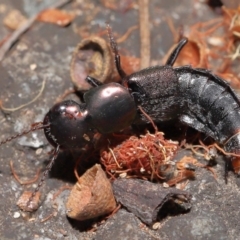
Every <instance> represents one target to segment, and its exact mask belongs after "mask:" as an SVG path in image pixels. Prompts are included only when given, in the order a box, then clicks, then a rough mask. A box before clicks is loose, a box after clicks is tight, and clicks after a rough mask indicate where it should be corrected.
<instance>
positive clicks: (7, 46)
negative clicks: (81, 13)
mask: <svg viewBox="0 0 240 240" xmlns="http://www.w3.org/2000/svg"><path fill="white" fill-rule="evenodd" d="M71 1H72V0H61V1H59V2H56V3H55V4H53V5H52V6H50V7H47V8H46V9H44V10H41V11H40V12H38V13H37V14H36V15H34V16H33V17H31V18H30V19H28V20H27V21H26V22H25V23H24V24H23V25H22V26H21V27H19V28H18V29H16V30H15V31H14V32H13V33H12V35H11V36H10V37H9V38H8V39H7V40H6V41H5V42H4V43H3V45H2V47H1V48H0V62H1V61H2V60H3V58H4V56H5V54H6V53H7V52H8V51H9V49H10V48H11V47H12V45H13V44H14V43H15V42H16V41H17V40H18V39H19V37H20V36H21V35H22V34H23V33H25V32H26V31H27V30H28V29H29V28H30V27H31V26H32V24H33V23H34V22H35V21H36V20H37V18H38V15H39V14H40V13H41V12H42V11H45V10H47V9H49V8H60V7H62V6H64V5H65V4H67V3H69V2H71Z"/></svg>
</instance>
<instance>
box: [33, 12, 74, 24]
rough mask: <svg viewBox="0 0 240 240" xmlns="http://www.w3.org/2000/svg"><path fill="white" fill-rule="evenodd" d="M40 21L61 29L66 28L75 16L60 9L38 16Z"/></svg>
mask: <svg viewBox="0 0 240 240" xmlns="http://www.w3.org/2000/svg"><path fill="white" fill-rule="evenodd" d="M37 19H38V21H41V22H46V23H54V24H57V25H59V26H61V27H65V26H67V25H68V24H70V23H71V22H72V20H73V19H74V16H73V15H72V14H69V13H66V12H64V11H62V10H58V9H51V8H50V9H47V10H44V11H42V12H41V13H40V14H39V15H38V18H37Z"/></svg>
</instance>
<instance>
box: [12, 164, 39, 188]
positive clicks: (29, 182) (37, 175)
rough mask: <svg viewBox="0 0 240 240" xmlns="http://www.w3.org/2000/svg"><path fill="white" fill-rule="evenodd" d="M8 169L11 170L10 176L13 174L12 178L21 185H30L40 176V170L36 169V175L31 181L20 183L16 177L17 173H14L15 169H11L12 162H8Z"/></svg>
mask: <svg viewBox="0 0 240 240" xmlns="http://www.w3.org/2000/svg"><path fill="white" fill-rule="evenodd" d="M10 168H11V171H12V174H13V176H14V178H15V179H16V180H17V181H18V182H19V183H20V184H21V185H27V184H31V183H34V182H36V181H37V180H38V178H39V176H40V170H41V169H38V170H37V173H36V175H35V177H34V178H32V179H30V180H27V181H22V180H21V179H20V177H19V176H18V175H17V173H16V172H15V169H14V167H13V162H12V161H10Z"/></svg>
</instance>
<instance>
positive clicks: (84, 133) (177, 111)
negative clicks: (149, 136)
mask: <svg viewBox="0 0 240 240" xmlns="http://www.w3.org/2000/svg"><path fill="white" fill-rule="evenodd" d="M108 32H109V38H110V43H111V47H112V49H113V51H114V54H115V64H116V67H117V70H118V72H119V75H120V76H121V78H122V80H121V84H119V83H108V84H104V85H103V84H102V83H101V82H99V81H98V80H97V79H94V78H92V77H90V76H89V77H87V78H86V81H88V82H89V83H90V84H91V85H92V86H93V88H92V89H90V90H89V91H87V92H86V93H85V94H84V96H83V99H84V102H83V103H81V104H78V103H76V102H74V101H72V100H67V101H63V102H61V103H58V104H56V105H54V106H53V107H52V108H51V109H50V110H49V112H48V113H47V114H46V116H45V118H44V121H43V122H42V123H39V124H36V125H34V126H33V127H32V129H30V130H28V131H24V132H23V133H21V134H17V135H16V136H13V137H10V138H8V139H5V140H4V141H2V142H0V145H2V144H4V143H6V142H8V141H11V140H12V139H14V138H16V137H18V136H21V135H23V134H26V133H28V132H30V131H35V130H37V129H44V132H45V135H46V138H47V139H48V141H49V142H50V143H51V144H52V145H53V146H54V147H55V152H54V156H53V158H52V160H51V162H50V163H49V165H48V167H47V169H46V170H45V172H44V174H43V177H42V179H41V180H40V183H39V185H38V187H37V189H36V190H35V192H36V191H38V189H39V188H40V186H41V185H42V182H43V180H44V178H45V177H46V175H47V173H48V172H49V170H50V169H51V167H52V164H53V162H54V160H55V159H56V157H57V154H58V152H59V150H60V149H63V150H65V149H87V148H88V147H89V146H90V145H92V143H93V138H94V135H95V134H96V133H101V134H107V133H112V132H116V131H120V130H122V129H124V128H126V127H128V126H130V125H131V124H135V125H142V124H147V123H149V118H147V117H146V116H149V117H150V118H151V119H152V120H153V121H154V122H155V123H158V124H161V123H166V122H168V121H172V120H178V121H180V122H181V123H183V124H185V125H187V126H190V127H192V128H194V129H196V130H198V131H200V132H203V133H205V134H206V135H207V136H210V137H212V138H213V139H214V140H215V141H217V142H218V143H220V144H221V145H223V146H224V148H225V150H226V151H228V152H230V153H236V154H239V153H240V131H239V130H240V101H239V99H238V97H237V95H236V94H235V92H234V90H233V89H232V88H231V87H230V86H229V84H228V83H227V82H226V81H225V80H223V79H221V78H220V77H218V76H216V75H214V74H213V73H211V72H210V71H209V70H206V69H199V68H192V67H191V66H183V67H177V68H173V67H172V66H173V64H174V62H175V60H176V58H177V57H178V55H179V53H180V51H181V49H182V48H183V47H184V45H185V44H186V43H187V41H188V40H187V38H183V39H182V40H181V41H180V42H179V43H178V45H177V46H176V48H175V49H174V50H173V52H172V53H171V55H170V57H169V58H168V60H167V62H166V64H165V65H164V66H155V67H149V68H146V69H143V70H141V71H139V72H136V73H133V74H131V75H129V76H127V75H126V74H125V72H124V71H123V69H122V68H121V64H120V55H119V54H118V50H117V45H116V43H115V41H114V39H113V37H112V34H111V29H110V28H109V27H108ZM33 195H34V194H33Z"/></svg>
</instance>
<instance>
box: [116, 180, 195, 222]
mask: <svg viewBox="0 0 240 240" xmlns="http://www.w3.org/2000/svg"><path fill="white" fill-rule="evenodd" d="M112 186H113V192H114V196H115V197H116V200H117V202H119V203H121V204H122V205H123V206H124V207H125V208H126V209H127V210H128V211H130V212H132V213H133V214H135V215H136V216H137V217H138V218H139V219H141V221H142V222H144V223H145V224H147V225H149V226H151V225H152V224H154V223H155V222H156V221H158V220H159V219H161V218H163V217H165V215H166V214H168V213H169V214H172V215H176V214H179V213H183V212H187V211H189V210H190V208H191V204H190V200H191V195H190V194H189V193H188V192H186V191H183V190H179V189H176V188H164V187H163V186H162V185H161V184H154V183H151V182H148V181H144V180H140V179H116V180H115V181H114V182H113V184H112Z"/></svg>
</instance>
